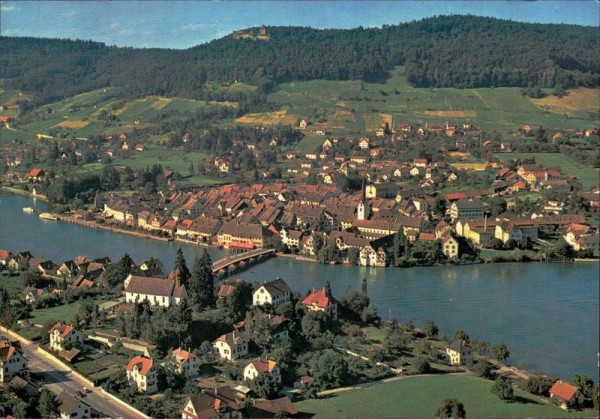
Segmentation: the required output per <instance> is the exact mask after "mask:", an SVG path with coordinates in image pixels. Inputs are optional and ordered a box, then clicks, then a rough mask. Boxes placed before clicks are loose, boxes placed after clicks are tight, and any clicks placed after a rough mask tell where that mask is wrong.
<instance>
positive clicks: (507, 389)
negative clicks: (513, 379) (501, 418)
mask: <svg viewBox="0 0 600 419" xmlns="http://www.w3.org/2000/svg"><path fill="white" fill-rule="evenodd" d="M491 390H492V393H494V394H495V395H496V396H498V397H499V398H500V399H501V400H512V398H513V388H512V385H511V383H510V380H509V379H508V378H506V377H502V376H500V377H498V378H497V379H496V381H495V382H494V385H493V386H492V389H491Z"/></svg>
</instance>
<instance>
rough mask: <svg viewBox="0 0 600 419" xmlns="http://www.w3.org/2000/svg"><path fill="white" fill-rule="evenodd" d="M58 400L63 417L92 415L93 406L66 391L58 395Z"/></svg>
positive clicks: (61, 416)
mask: <svg viewBox="0 0 600 419" xmlns="http://www.w3.org/2000/svg"><path fill="white" fill-rule="evenodd" d="M56 402H57V405H58V413H59V414H60V418H61V419H70V418H91V417H92V409H91V407H90V406H88V405H87V404H85V403H84V402H82V401H81V400H79V399H78V398H76V397H75V396H73V395H71V394H69V393H67V392H66V391H63V392H62V393H60V394H59V395H58V396H56Z"/></svg>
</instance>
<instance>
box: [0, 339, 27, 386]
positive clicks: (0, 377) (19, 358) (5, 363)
mask: <svg viewBox="0 0 600 419" xmlns="http://www.w3.org/2000/svg"><path fill="white" fill-rule="evenodd" d="M28 365H29V362H28V361H27V359H26V358H25V357H24V356H23V352H22V350H21V344H20V342H7V341H0V384H5V383H6V382H7V381H8V379H9V378H10V377H12V376H13V375H15V374H18V375H21V376H24V377H28V376H29V367H28Z"/></svg>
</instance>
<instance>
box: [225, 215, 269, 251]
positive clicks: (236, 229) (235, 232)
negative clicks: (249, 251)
mask: <svg viewBox="0 0 600 419" xmlns="http://www.w3.org/2000/svg"><path fill="white" fill-rule="evenodd" d="M268 235H269V233H268V231H267V228H266V227H265V226H263V225H262V224H258V223H257V224H252V223H240V222H238V221H230V222H227V223H225V224H223V225H222V226H221V229H220V230H219V232H218V234H217V240H218V243H219V244H220V245H221V246H224V247H230V246H231V245H232V244H236V243H244V244H251V245H253V246H254V247H264V246H265V240H266V238H267V236H268Z"/></svg>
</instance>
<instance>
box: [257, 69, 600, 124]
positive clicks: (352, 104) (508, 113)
mask: <svg viewBox="0 0 600 419" xmlns="http://www.w3.org/2000/svg"><path fill="white" fill-rule="evenodd" d="M382 91H383V94H382ZM598 93H599V92H598V90H594V89H577V90H573V91H572V95H571V97H569V96H567V97H566V98H564V99H560V100H558V99H555V100H553V101H552V104H553V105H554V107H553V108H552V110H553V112H550V111H548V110H546V109H543V107H547V105H546V102H536V103H535V104H534V103H532V101H530V100H529V99H527V98H526V97H524V96H523V95H521V93H520V89H519V88H510V87H503V88H495V89H491V88H481V89H451V88H440V89H437V88H436V89H416V88H414V87H412V86H410V85H409V84H408V82H407V81H406V79H405V77H404V68H403V67H397V68H396V69H395V70H394V71H393V72H392V77H391V78H390V79H389V80H387V82H386V83H384V84H373V83H361V82H360V81H341V82H336V81H322V80H316V81H308V82H295V83H286V84H282V85H281V86H279V89H278V90H277V91H276V92H274V93H273V94H271V95H270V96H269V100H270V101H272V102H273V103H277V104H280V105H282V107H283V109H286V110H287V111H288V115H295V116H297V117H299V118H304V119H306V118H311V120H312V122H314V125H313V127H312V128H315V129H320V128H321V126H324V125H326V126H327V128H329V129H330V130H332V131H333V132H334V133H335V134H338V135H341V134H351V133H356V132H357V131H362V130H372V129H374V128H375V127H376V125H377V123H378V122H379V121H382V120H383V119H382V116H381V115H380V114H382V113H387V114H391V115H393V116H394V122H396V123H398V122H411V123H425V122H429V123H437V124H440V123H444V122H445V121H446V120H449V121H454V122H461V121H463V120H465V119H466V120H471V121H476V124H477V125H478V126H480V127H481V128H482V129H484V130H487V131H492V130H494V129H496V130H498V131H501V132H502V131H508V130H514V129H518V128H519V127H521V126H522V125H524V124H529V125H532V126H537V125H543V126H547V127H562V128H569V129H574V128H578V127H587V126H595V125H597V124H598V114H597V113H596V114H595V115H593V114H592V115H591V114H590V113H589V111H588V110H587V108H586V109H585V110H583V109H582V110H581V112H577V111H575V110H573V109H572V108H573V106H574V105H573V101H574V99H576V98H585V101H584V103H585V104H586V105H585V106H589V105H587V104H589V103H590V102H593V100H594V99H595V100H596V103H597V101H598ZM561 101H565V103H564V106H563V107H564V109H565V112H564V113H563V112H562V110H561V108H560V104H561V103H562V102H561ZM566 101H569V103H566ZM556 102H558V104H556ZM536 105H539V107H538V106H536ZM569 110H570V111H569ZM566 114H570V116H571V117H572V119H569V117H567V115H566ZM319 118H325V119H326V121H327V122H326V123H325V124H319V123H318V122H317V121H318V119H319ZM340 126H343V128H340Z"/></svg>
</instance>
